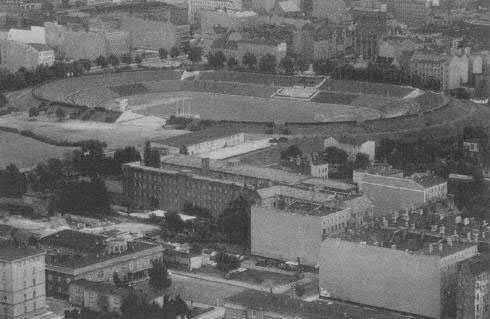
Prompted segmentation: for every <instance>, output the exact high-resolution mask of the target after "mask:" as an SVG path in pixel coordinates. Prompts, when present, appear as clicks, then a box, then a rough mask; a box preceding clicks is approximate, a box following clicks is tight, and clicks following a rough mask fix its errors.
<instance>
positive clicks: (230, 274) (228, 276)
mask: <svg viewBox="0 0 490 319" xmlns="http://www.w3.org/2000/svg"><path fill="white" fill-rule="evenodd" d="M245 271H247V268H237V269H233V270H230V271H229V272H227V273H226V274H225V278H226V279H231V278H233V277H234V276H236V275H238V274H239V273H242V272H245Z"/></svg>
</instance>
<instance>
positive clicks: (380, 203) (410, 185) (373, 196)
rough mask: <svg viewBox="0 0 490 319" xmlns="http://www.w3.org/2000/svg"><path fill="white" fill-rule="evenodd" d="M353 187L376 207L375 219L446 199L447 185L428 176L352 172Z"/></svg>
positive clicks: (436, 178) (437, 178)
mask: <svg viewBox="0 0 490 319" xmlns="http://www.w3.org/2000/svg"><path fill="white" fill-rule="evenodd" d="M354 183H357V185H358V186H359V190H360V191H361V192H362V193H363V194H365V195H366V196H367V197H368V198H369V199H370V200H371V201H372V202H373V204H374V205H375V206H376V215H377V217H380V216H384V215H387V214H391V213H392V212H394V211H398V210H400V209H405V208H406V207H411V206H413V205H417V204H422V203H426V202H428V201H430V200H431V199H437V198H443V197H446V196H447V181H445V180H444V179H442V178H440V177H437V176H434V175H429V174H419V175H417V174H414V175H413V176H412V177H411V178H408V177H402V176H400V175H398V174H397V175H390V174H384V173H383V172H376V171H371V170H369V169H367V170H355V171H354Z"/></svg>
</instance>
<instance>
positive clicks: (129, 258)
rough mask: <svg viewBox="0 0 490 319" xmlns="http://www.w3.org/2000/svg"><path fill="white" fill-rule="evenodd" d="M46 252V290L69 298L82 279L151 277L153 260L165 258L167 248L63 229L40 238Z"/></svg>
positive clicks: (138, 279) (136, 278) (139, 279)
mask: <svg viewBox="0 0 490 319" xmlns="http://www.w3.org/2000/svg"><path fill="white" fill-rule="evenodd" d="M40 244H41V247H42V248H44V249H45V250H46V251H47V255H46V279H47V280H46V282H47V286H46V292H47V294H48V295H51V296H57V297H60V298H68V297H69V289H68V288H69V284H70V282H72V281H74V280H78V279H86V280H90V281H99V282H104V281H105V282H111V281H112V279H113V276H114V273H118V275H119V277H120V278H121V279H126V280H127V281H128V282H138V281H142V280H146V279H147V278H148V270H149V269H150V267H151V260H153V259H159V258H162V257H163V247H161V246H157V245H153V244H148V243H144V242H139V241H126V240H124V239H119V238H109V237H107V236H102V235H95V234H90V233H85V232H80V231H74V230H62V231H59V232H57V233H54V234H51V235H49V236H46V237H44V238H42V239H41V240H40Z"/></svg>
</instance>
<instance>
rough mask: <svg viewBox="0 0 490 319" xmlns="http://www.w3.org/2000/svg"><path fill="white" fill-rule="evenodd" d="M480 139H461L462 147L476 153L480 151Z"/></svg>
mask: <svg viewBox="0 0 490 319" xmlns="http://www.w3.org/2000/svg"><path fill="white" fill-rule="evenodd" d="M480 143H481V141H480V139H477V138H472V139H468V140H465V141H463V148H464V149H465V150H466V151H467V152H470V153H478V152H479V151H480Z"/></svg>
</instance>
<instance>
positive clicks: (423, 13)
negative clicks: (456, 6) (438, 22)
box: [393, 0, 431, 27]
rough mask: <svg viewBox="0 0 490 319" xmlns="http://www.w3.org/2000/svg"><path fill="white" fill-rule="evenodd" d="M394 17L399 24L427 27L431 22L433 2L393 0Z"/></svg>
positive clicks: (425, 0)
mask: <svg viewBox="0 0 490 319" xmlns="http://www.w3.org/2000/svg"><path fill="white" fill-rule="evenodd" d="M393 9H394V12H393V13H394V16H395V19H396V20H397V21H398V22H401V23H405V24H406V25H408V26H411V27H414V26H421V25H425V24H426V23H427V21H428V20H429V15H430V9H431V1H429V0H393Z"/></svg>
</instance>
